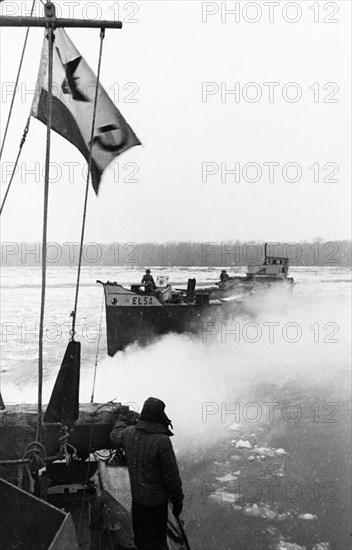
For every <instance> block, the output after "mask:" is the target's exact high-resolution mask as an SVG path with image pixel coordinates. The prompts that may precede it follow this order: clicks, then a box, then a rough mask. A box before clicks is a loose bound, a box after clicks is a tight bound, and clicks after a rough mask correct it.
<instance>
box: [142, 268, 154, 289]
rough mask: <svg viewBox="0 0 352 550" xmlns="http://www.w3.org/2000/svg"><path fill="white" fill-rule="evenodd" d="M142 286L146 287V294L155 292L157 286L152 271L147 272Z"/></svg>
mask: <svg viewBox="0 0 352 550" xmlns="http://www.w3.org/2000/svg"><path fill="white" fill-rule="evenodd" d="M141 284H142V285H144V289H145V293H146V294H152V293H153V292H154V291H155V289H156V285H155V281H154V279H153V276H152V275H151V274H150V269H147V270H146V272H145V275H143V278H142V281H141Z"/></svg>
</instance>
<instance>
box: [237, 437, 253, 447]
mask: <svg viewBox="0 0 352 550" xmlns="http://www.w3.org/2000/svg"><path fill="white" fill-rule="evenodd" d="M236 448H237V449H251V448H252V445H251V444H250V442H249V441H244V439H240V440H239V441H237V443H236Z"/></svg>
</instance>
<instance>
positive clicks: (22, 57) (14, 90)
mask: <svg viewBox="0 0 352 550" xmlns="http://www.w3.org/2000/svg"><path fill="white" fill-rule="evenodd" d="M35 2H36V0H33V3H32V9H31V13H30V17H32V15H33V12H34V6H35ZM29 30H30V27H28V28H27V31H26V35H25V38H24V44H23V48H22V55H21V59H20V64H19V66H18V71H17V77H16V82H15V86H14V89H13V94H12V100H11V105H10V111H9V115H8V117H7V122H6V127H5V132H4V138H3V140H2V145H1V150H0V160H1V157H2V153H3V150H4V147H5V142H6V137H7V131H8V129H9V125H10V120H11V116H12V111H13V106H14V103H15V98H16V90H17V87H18V82H19V79H20V74H21V70H22V65H23V59H24V54H25V51H26V47H27V42H28V35H29ZM27 124H28V123H27ZM4 202H5V201H4ZM1 210H2V207H1Z"/></svg>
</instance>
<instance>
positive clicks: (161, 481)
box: [110, 397, 184, 550]
mask: <svg viewBox="0 0 352 550" xmlns="http://www.w3.org/2000/svg"><path fill="white" fill-rule="evenodd" d="M164 409H165V403H163V402H162V401H161V400H160V399H157V398H155V397H149V398H148V399H147V400H146V402H145V403H144V405H143V409H142V412H141V416H140V419H139V422H138V423H137V424H136V425H135V426H129V427H127V426H126V423H125V422H124V421H123V420H121V419H120V420H118V421H117V422H116V424H115V426H114V428H113V430H112V432H111V434H110V440H111V443H112V445H113V446H114V447H115V448H117V449H123V450H124V452H125V455H126V461H127V466H128V471H129V475H130V483H131V492H132V522H133V532H134V542H135V545H136V546H137V548H138V550H165V547H166V538H167V515H168V501H169V500H170V501H171V503H172V511H173V513H174V515H175V516H176V517H178V516H179V515H180V514H181V511H182V504H183V498H184V495H183V492H182V483H181V479H180V474H179V471H178V467H177V462H176V457H175V453H174V450H173V447H172V443H171V441H170V436H172V435H173V434H172V432H171V431H170V430H169V425H170V424H171V421H170V420H169V419H168V417H167V416H166V414H165V411H164Z"/></svg>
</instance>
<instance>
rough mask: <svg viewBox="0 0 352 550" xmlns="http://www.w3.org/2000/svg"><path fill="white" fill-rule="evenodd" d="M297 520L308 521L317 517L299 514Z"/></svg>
mask: <svg viewBox="0 0 352 550" xmlns="http://www.w3.org/2000/svg"><path fill="white" fill-rule="evenodd" d="M298 519H304V520H305V521H310V520H312V519H317V516H315V515H314V514H300V515H299V516H298Z"/></svg>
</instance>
